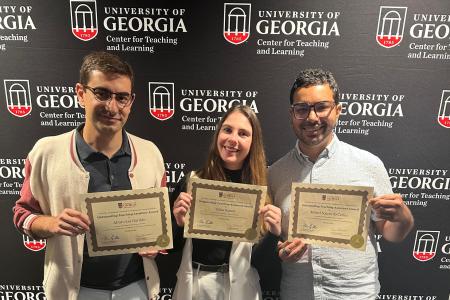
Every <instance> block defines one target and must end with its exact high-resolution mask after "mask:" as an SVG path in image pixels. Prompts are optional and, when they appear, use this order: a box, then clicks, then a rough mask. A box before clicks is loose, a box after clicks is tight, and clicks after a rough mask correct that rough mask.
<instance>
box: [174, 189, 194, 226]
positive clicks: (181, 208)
mask: <svg viewBox="0 0 450 300" xmlns="http://www.w3.org/2000/svg"><path fill="white" fill-rule="evenodd" d="M191 202H192V196H191V195H190V194H188V193H183V192H181V193H180V195H178V198H177V200H175V203H174V204H173V215H174V217H175V220H176V222H177V225H178V226H180V227H181V226H184V218H185V217H186V213H187V211H188V210H189V208H190V207H191Z"/></svg>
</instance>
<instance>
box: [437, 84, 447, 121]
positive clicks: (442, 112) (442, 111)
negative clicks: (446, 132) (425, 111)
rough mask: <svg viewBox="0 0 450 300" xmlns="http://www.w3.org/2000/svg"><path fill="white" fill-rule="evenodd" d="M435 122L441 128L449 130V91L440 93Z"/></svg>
mask: <svg viewBox="0 0 450 300" xmlns="http://www.w3.org/2000/svg"><path fill="white" fill-rule="evenodd" d="M437 120H438V123H439V124H440V125H441V126H442V127H445V128H450V90H443V91H442V96H441V105H440V106H439V113H438V118H437Z"/></svg>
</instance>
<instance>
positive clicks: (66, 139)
mask: <svg viewBox="0 0 450 300" xmlns="http://www.w3.org/2000/svg"><path fill="white" fill-rule="evenodd" d="M74 133H75V131H69V132H66V133H63V134H59V135H55V136H46V137H43V138H41V139H39V140H38V141H37V142H36V144H34V146H33V149H32V150H31V151H30V155H31V156H36V155H43V156H45V155H51V154H54V153H57V152H60V151H66V150H68V149H69V146H70V141H71V138H72V135H73V134H74Z"/></svg>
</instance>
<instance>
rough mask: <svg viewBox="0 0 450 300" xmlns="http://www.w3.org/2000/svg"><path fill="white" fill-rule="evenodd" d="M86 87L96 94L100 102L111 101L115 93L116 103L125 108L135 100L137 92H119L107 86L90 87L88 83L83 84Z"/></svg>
mask: <svg viewBox="0 0 450 300" xmlns="http://www.w3.org/2000/svg"><path fill="white" fill-rule="evenodd" d="M83 86H84V87H85V88H87V89H88V90H90V91H91V92H92V94H94V96H95V99H97V100H98V101H100V102H105V103H106V102H109V101H111V100H112V98H113V95H114V96H115V98H116V103H117V105H118V106H119V107H120V108H124V107H126V106H128V105H130V104H131V103H132V102H133V101H134V97H135V94H134V93H133V94H130V93H126V92H119V93H114V92H112V91H110V90H108V89H106V88H103V87H95V88H93V87H90V86H87V85H83Z"/></svg>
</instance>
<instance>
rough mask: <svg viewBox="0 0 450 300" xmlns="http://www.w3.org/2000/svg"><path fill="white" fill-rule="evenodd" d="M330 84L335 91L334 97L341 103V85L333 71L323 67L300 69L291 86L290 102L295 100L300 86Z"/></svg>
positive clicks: (336, 101)
mask: <svg viewBox="0 0 450 300" xmlns="http://www.w3.org/2000/svg"><path fill="white" fill-rule="evenodd" d="M323 84H328V85H329V86H330V88H331V90H332V91H333V99H334V102H335V103H336V104H338V103H339V86H338V84H337V82H336V80H335V79H334V76H333V73H331V72H330V71H325V70H322V69H305V70H303V71H300V73H299V74H298V76H297V79H295V82H294V84H293V85H292V88H291V95H290V99H289V100H290V102H291V104H292V103H293V102H294V99H293V97H294V93H295V91H296V90H297V89H299V88H304V87H310V86H315V85H323Z"/></svg>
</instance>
